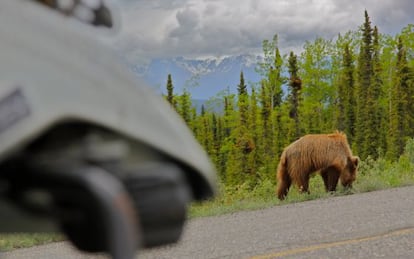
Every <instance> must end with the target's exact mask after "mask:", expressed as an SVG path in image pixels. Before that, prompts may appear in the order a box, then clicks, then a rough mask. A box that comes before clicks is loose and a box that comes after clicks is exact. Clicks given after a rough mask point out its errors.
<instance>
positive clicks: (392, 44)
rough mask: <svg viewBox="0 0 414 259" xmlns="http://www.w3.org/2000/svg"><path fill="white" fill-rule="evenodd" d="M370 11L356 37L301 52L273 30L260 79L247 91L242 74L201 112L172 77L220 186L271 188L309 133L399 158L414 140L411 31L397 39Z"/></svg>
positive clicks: (170, 97) (174, 97) (363, 154)
mask: <svg viewBox="0 0 414 259" xmlns="http://www.w3.org/2000/svg"><path fill="white" fill-rule="evenodd" d="M364 15H365V19H364V23H363V24H362V25H361V26H360V27H359V28H357V29H356V30H355V31H349V32H347V33H345V34H343V35H341V34H340V35H338V36H337V37H335V38H334V39H324V38H320V37H318V38H316V39H315V40H314V41H312V42H310V41H309V42H306V43H305V44H304V46H303V49H302V51H301V52H300V53H294V52H290V53H280V51H279V46H278V36H277V34H276V35H275V36H274V37H273V39H271V40H264V41H263V44H262V49H263V57H264V58H263V61H262V62H260V63H259V64H257V72H258V73H259V74H260V75H261V81H260V82H259V83H250V84H249V85H248V84H247V83H246V81H245V78H244V75H243V71H240V75H235V76H239V77H240V82H239V84H238V85H237V93H234V94H231V93H228V92H226V91H223V92H221V93H218V94H217V96H216V97H214V98H211V99H210V100H209V101H208V103H206V104H205V105H203V106H202V108H201V111H196V109H195V108H194V107H193V104H192V102H191V100H192V99H191V94H190V93H189V92H188V91H186V90H184V91H183V92H182V93H180V94H177V93H174V84H173V75H171V74H169V75H168V77H167V84H166V88H167V94H166V96H165V99H166V100H167V101H168V102H169V103H170V104H171V105H172V106H173V108H174V109H175V110H176V111H177V112H178V113H179V114H180V115H181V117H182V118H183V120H184V121H185V122H186V123H187V125H188V126H189V128H190V129H191V130H192V131H193V133H194V135H195V137H196V138H197V140H198V141H199V143H200V144H201V145H202V146H203V147H204V149H205V150H206V151H207V153H208V154H209V156H210V158H211V160H212V161H213V163H214V164H215V166H216V168H217V171H218V174H219V180H220V183H221V185H222V186H225V187H226V188H227V189H229V188H230V189H231V188H233V189H234V188H238V187H239V186H244V188H247V189H254V188H255V187H256V186H257V185H260V184H263V183H264V182H267V183H269V182H270V183H271V185H272V186H274V185H275V183H276V168H277V164H278V162H279V161H278V160H279V156H280V154H281V152H282V151H283V148H284V147H286V146H287V145H288V144H290V143H291V142H292V141H294V140H296V139H298V138H299V137H300V136H303V135H305V134H313V133H331V132H334V131H336V130H340V131H343V132H344V133H346V135H347V138H348V141H349V143H350V146H351V149H352V151H353V153H354V155H358V156H359V157H360V158H361V160H362V161H377V160H378V159H382V160H383V161H389V162H390V163H391V162H395V161H398V159H399V158H400V156H401V155H402V154H403V153H404V147H405V146H406V143H407V141H408V140H410V139H412V138H413V137H414V81H413V79H414V74H413V69H414V59H413V56H414V25H412V24H409V25H407V26H406V27H404V28H402V30H401V31H400V32H399V33H397V34H396V35H392V36H391V35H386V34H382V33H381V32H380V30H379V29H378V28H377V27H376V26H374V25H373V24H372V23H371V21H370V17H369V15H368V12H367V11H365V13H364ZM217 107H221V108H220V109H221V110H220V111H217ZM413 179H414V178H413Z"/></svg>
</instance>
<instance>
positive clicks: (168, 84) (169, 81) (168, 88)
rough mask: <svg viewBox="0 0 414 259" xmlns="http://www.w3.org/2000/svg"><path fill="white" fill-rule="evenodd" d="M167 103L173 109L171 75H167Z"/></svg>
mask: <svg viewBox="0 0 414 259" xmlns="http://www.w3.org/2000/svg"><path fill="white" fill-rule="evenodd" d="M167 101H168V102H169V103H170V104H171V106H172V107H174V108H175V103H174V86H173V83H172V79H171V74H168V77H167Z"/></svg>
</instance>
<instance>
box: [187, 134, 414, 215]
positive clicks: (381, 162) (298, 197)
mask: <svg viewBox="0 0 414 259" xmlns="http://www.w3.org/2000/svg"><path fill="white" fill-rule="evenodd" d="M411 144H412V145H411ZM408 185H414V142H413V143H411V142H410V143H408V144H407V148H406V152H405V153H404V155H402V156H401V157H400V159H399V160H398V161H396V162H390V161H387V160H386V159H384V158H379V159H377V160H373V159H371V158H368V159H366V160H365V161H362V162H361V163H360V166H359V169H358V176H357V180H356V181H355V183H354V184H353V189H352V190H345V189H344V188H343V187H342V186H341V185H340V184H338V188H337V189H338V190H337V192H335V193H326V192H325V189H324V186H323V181H322V178H321V177H320V176H319V175H315V176H314V177H312V178H311V180H310V188H309V189H310V192H311V193H310V194H302V193H299V192H298V190H297V189H296V188H295V187H292V188H291V190H290V191H289V194H288V196H287V198H286V200H284V201H282V202H281V201H279V200H278V199H277V198H276V196H275V189H276V184H275V183H273V182H271V181H266V180H265V181H263V182H261V183H259V184H258V185H257V186H256V187H254V188H250V187H249V185H248V184H246V185H242V186H238V187H233V188H226V187H224V186H220V187H221V188H220V190H221V192H220V194H219V195H218V197H216V198H215V199H214V200H210V201H206V202H204V203H195V204H193V205H192V206H191V207H190V213H189V215H190V218H194V217H204V216H215V215H220V214H225V213H231V212H236V211H240V210H254V209H261V208H267V207H271V206H277V205H281V204H288V203H295V202H303V201H308V200H314V199H321V198H327V197H332V196H339V195H348V194H353V193H363V192H370V191H375V190H382V189H388V188H394V187H401V186H408Z"/></svg>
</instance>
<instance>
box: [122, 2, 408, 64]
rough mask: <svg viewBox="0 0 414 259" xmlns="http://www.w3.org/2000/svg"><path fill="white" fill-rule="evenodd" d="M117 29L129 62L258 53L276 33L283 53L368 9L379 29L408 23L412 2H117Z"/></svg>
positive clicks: (348, 24) (352, 25)
mask: <svg viewBox="0 0 414 259" xmlns="http://www.w3.org/2000/svg"><path fill="white" fill-rule="evenodd" d="M117 2H118V3H117V5H118V9H119V12H120V13H121V18H122V25H121V31H120V32H119V34H118V35H117V40H116V42H115V43H114V44H115V47H116V48H117V49H119V50H120V51H121V52H122V53H123V54H124V55H125V57H126V58H127V59H128V60H129V61H130V62H135V63H140V62H145V61H148V60H151V59H152V58H163V57H175V56H184V57H189V58H196V57H212V56H213V57H220V56H226V55H234V54H244V53H261V42H262V41H263V40H264V39H271V38H272V37H273V35H274V34H278V35H279V47H280V49H281V50H282V52H283V51H285V52H287V51H290V50H299V49H301V47H302V46H303V44H304V43H305V41H306V40H313V39H315V38H316V37H318V36H321V37H324V38H329V39H330V38H333V37H335V36H336V35H337V34H338V33H340V32H342V33H344V32H346V31H349V30H356V29H357V28H358V26H359V25H361V24H362V23H363V21H364V10H365V9H366V10H368V13H369V16H370V18H371V22H372V24H373V25H377V26H378V28H379V30H380V32H382V33H387V34H395V33H398V32H399V31H400V30H401V29H402V28H403V27H405V26H406V25H407V24H409V23H414V15H413V14H414V3H413V2H412V0H392V1H391V0H390V1H386V0H360V1H358V0H117Z"/></svg>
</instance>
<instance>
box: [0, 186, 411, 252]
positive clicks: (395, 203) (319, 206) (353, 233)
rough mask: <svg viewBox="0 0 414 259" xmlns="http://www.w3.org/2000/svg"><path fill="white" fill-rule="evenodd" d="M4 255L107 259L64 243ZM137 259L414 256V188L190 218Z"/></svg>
mask: <svg viewBox="0 0 414 259" xmlns="http://www.w3.org/2000/svg"><path fill="white" fill-rule="evenodd" d="M0 257H1V258H10V259H15V258H45V259H47V258H67V259H72V258H90V259H92V258H107V257H105V256H102V255H101V256H99V255H85V254H80V253H79V252H76V251H75V250H74V249H73V248H72V247H71V246H70V245H69V244H68V243H66V242H61V243H55V244H49V245H45V246H38V247H34V248H29V249H20V250H16V251H13V252H9V253H2V254H0ZM138 258H157V259H159V258H180V259H181V258H191V259H193V258H246V259H247V258H250V259H266V258H414V186H411V187H403V188H396V189H389V190H384V191H376V192H370V193H363V194H354V195H348V196H341V197H332V198H328V199H320V200H314V201H308V202H302V203H296V204H289V205H283V206H276V207H273V208H270V209H263V210H257V211H247V212H238V213H233V214H227V215H222V216H216V217H206V218H197V219H193V220H190V221H189V222H188V223H187V225H186V228H185V231H184V235H183V237H182V239H181V241H180V242H179V243H178V244H176V245H173V246H166V247H162V248H158V249H151V250H145V251H141V252H140V253H139V256H138Z"/></svg>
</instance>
